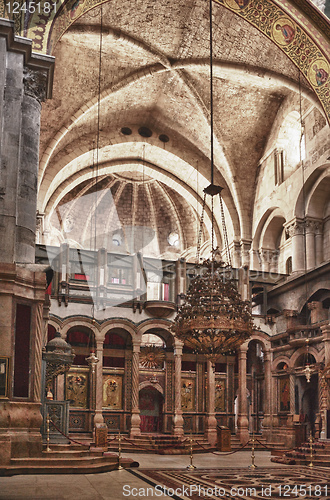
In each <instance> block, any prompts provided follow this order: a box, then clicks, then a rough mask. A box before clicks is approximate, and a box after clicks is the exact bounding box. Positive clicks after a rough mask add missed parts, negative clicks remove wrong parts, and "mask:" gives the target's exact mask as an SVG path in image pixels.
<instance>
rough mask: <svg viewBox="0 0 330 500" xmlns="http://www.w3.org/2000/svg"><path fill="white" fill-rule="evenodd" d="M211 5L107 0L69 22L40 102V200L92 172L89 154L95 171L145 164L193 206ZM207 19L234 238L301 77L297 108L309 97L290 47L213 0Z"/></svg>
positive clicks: (200, 0)
mask: <svg viewBox="0 0 330 500" xmlns="http://www.w3.org/2000/svg"><path fill="white" fill-rule="evenodd" d="M208 9H209V5H208V2H206V1H205V0H188V1H187V0H176V1H174V0H171V1H158V2H155V1H154V0H137V1H135V2H134V6H132V3H131V2H130V3H127V2H122V1H120V0H113V1H111V2H109V3H106V4H104V5H103V6H102V11H101V9H100V8H99V7H97V8H95V9H93V10H91V11H89V12H88V13H86V14H84V15H83V16H82V17H80V18H79V19H77V21H76V22H75V23H74V24H73V25H72V26H71V27H70V28H69V29H68V31H66V33H65V34H64V35H63V37H62V38H61V40H60V41H59V42H58V43H57V45H56V48H55V51H54V54H53V55H54V56H55V58H56V62H55V74H54V88H53V99H52V100H49V101H47V102H46V103H44V104H43V108H42V119H41V143H40V159H41V163H40V178H39V211H40V212H42V213H46V214H50V213H51V212H52V211H53V210H54V209H55V208H56V207H57V206H58V205H59V204H60V203H61V200H63V197H64V196H70V194H68V193H70V192H71V191H72V190H73V189H79V188H77V186H79V185H80V184H81V183H82V182H86V181H87V180H88V179H91V178H92V177H93V175H95V163H96V162H97V165H98V167H97V168H98V172H99V174H100V175H114V174H116V172H117V173H118V172H119V171H121V172H123V171H140V172H141V165H143V166H144V168H145V169H146V171H145V172H146V175H148V176H149V177H150V178H152V179H154V180H156V181H157V182H158V185H168V186H169V188H170V189H172V190H176V191H177V192H178V193H179V194H180V196H181V197H184V198H185V199H186V200H187V202H189V203H190V204H191V206H193V207H194V209H195V208H196V207H197V210H199V215H200V210H201V209H200V206H201V204H202V198H203V193H202V190H203V188H204V187H205V186H206V185H207V184H208V183H209V181H210V104H209V103H210V70H209V10H208ZM213 30H214V35H213V36H214V46H213V64H214V81H213V99H214V138H215V142H214V159H215V169H216V171H215V182H216V183H217V184H220V185H221V186H222V187H224V191H223V199H224V201H225V205H226V213H227V224H228V227H229V231H230V234H231V235H232V237H233V238H235V239H237V240H239V239H240V238H249V237H250V235H251V211H252V207H253V202H254V193H255V187H256V181H257V176H258V167H259V162H260V159H261V158H262V157H263V155H264V154H265V152H266V149H267V145H268V143H269V140H270V137H271V134H272V130H273V125H274V122H275V120H276V116H277V114H278V113H279V110H281V107H283V106H285V105H287V104H288V102H291V103H292V107H293V108H295V109H299V88H301V95H302V103H303V108H304V109H307V108H308V107H310V106H312V105H315V104H316V101H315V98H314V94H313V93H312V91H311V88H310V85H309V83H308V82H307V80H306V79H305V78H304V77H303V76H301V77H300V76H299V71H298V69H297V68H296V67H295V65H294V64H293V63H292V62H291V61H290V59H289V58H288V57H287V55H286V54H285V53H284V52H283V51H282V50H281V49H280V48H279V47H278V46H276V45H275V44H274V43H273V42H272V41H271V40H269V39H268V38H267V37H266V36H265V35H263V34H262V33H261V32H260V31H258V30H257V29H256V28H254V27H253V26H251V24H248V23H247V22H246V21H245V20H244V19H242V18H240V17H238V16H237V15H236V14H235V13H233V12H231V11H230V10H228V9H226V8H225V7H223V6H221V5H219V4H214V8H213ZM145 129H147V132H146V130H145ZM97 150H98V152H97ZM93 165H94V168H91V167H93ZM159 182H160V183H163V184H159ZM72 192H73V191H72ZM156 198H157V197H156ZM156 202H157V200H156ZM198 206H199V209H198ZM208 211H209V209H208ZM217 220H218V222H219V224H220V217H219V216H218V215H217Z"/></svg>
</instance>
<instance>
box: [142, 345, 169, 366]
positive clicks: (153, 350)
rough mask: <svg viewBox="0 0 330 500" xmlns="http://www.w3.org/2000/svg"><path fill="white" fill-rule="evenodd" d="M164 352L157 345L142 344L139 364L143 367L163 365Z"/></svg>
mask: <svg viewBox="0 0 330 500" xmlns="http://www.w3.org/2000/svg"><path fill="white" fill-rule="evenodd" d="M164 359H165V352H164V350H163V349H161V348H160V347H157V346H151V345H150V346H144V347H141V351H140V365H141V366H143V367H144V368H159V367H161V366H162V365H163V362H164Z"/></svg>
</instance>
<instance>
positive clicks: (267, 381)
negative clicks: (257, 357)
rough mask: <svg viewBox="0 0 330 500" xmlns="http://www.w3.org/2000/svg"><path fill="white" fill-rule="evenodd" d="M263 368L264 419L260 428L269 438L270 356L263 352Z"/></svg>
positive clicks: (267, 352) (270, 399)
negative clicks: (262, 428)
mask: <svg viewBox="0 0 330 500" xmlns="http://www.w3.org/2000/svg"><path fill="white" fill-rule="evenodd" d="M264 368H265V395H264V398H265V406H264V419H263V423H262V426H263V427H264V429H265V430H266V434H268V437H270V427H271V401H272V372H271V354H270V352H269V351H265V357H264Z"/></svg>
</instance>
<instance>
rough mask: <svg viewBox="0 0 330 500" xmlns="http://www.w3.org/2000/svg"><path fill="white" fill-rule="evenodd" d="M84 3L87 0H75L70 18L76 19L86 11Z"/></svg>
mask: <svg viewBox="0 0 330 500" xmlns="http://www.w3.org/2000/svg"><path fill="white" fill-rule="evenodd" d="M84 3H85V0H75V1H74V3H73V5H72V7H71V10H70V13H69V15H70V18H71V19H72V20H74V19H76V18H77V17H78V16H80V15H81V14H82V13H83V11H84Z"/></svg>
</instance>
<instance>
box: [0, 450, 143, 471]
mask: <svg viewBox="0 0 330 500" xmlns="http://www.w3.org/2000/svg"><path fill="white" fill-rule="evenodd" d="M50 449H51V451H49V452H47V451H46V448H45V449H44V450H43V451H42V455H41V456H40V457H26V458H13V459H12V460H11V463H10V465H2V466H0V476H14V475H17V474H96V473H98V472H109V471H112V470H116V469H118V465H119V461H118V454H117V453H109V452H108V451H104V450H103V449H100V448H93V447H92V446H88V445H77V444H68V445H65V444H51V445H50ZM120 465H121V466H122V467H124V468H129V467H138V465H139V464H138V462H134V461H133V460H131V459H129V458H122V459H121V461H120Z"/></svg>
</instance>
